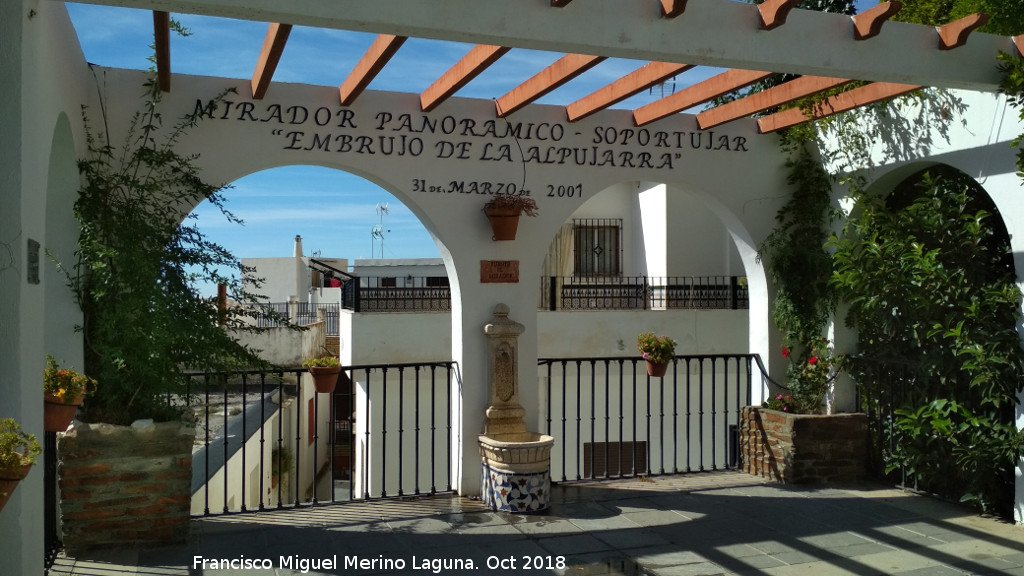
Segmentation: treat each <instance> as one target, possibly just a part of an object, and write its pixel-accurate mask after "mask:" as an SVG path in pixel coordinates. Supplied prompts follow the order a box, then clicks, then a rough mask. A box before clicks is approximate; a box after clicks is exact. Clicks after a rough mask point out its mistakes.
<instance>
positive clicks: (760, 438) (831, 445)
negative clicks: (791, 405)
mask: <svg viewBox="0 0 1024 576" xmlns="http://www.w3.org/2000/svg"><path fill="white" fill-rule="evenodd" d="M739 434H740V440H739V442H740V458H741V460H742V462H741V464H740V466H741V469H742V470H743V471H745V472H747V473H748V474H753V475H755V476H762V477H764V478H768V479H771V480H774V481H775V482H781V483H785V484H789V483H794V484H795V483H825V482H837V481H849V480H855V479H858V478H862V477H863V476H864V474H865V471H866V466H867V441H868V425H867V416H866V415H865V414H832V415H827V416H826V415H817V414H788V413H786V412H779V411H777V410H768V409H765V408H758V407H753V406H748V407H746V408H744V409H743V411H742V412H741V414H740V430H739Z"/></svg>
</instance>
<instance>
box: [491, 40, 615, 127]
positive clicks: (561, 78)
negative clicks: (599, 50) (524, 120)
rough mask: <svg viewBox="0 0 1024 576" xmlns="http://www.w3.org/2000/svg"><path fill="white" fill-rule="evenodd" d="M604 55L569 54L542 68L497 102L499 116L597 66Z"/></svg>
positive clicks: (509, 112)
mask: <svg viewBox="0 0 1024 576" xmlns="http://www.w3.org/2000/svg"><path fill="white" fill-rule="evenodd" d="M603 60H604V56H586V55H583V54H567V55H565V56H563V57H562V58H561V59H560V60H559V61H558V62H555V63H554V64H552V65H551V66H548V67H547V68H545V69H543V70H541V71H540V72H538V73H537V75H536V76H534V77H533V78H530V79H529V80H527V81H526V82H523V83H522V84H520V85H519V86H517V87H515V88H513V89H512V91H511V92H509V93H508V94H505V95H504V96H502V97H501V98H498V100H497V101H496V102H495V107H496V108H497V111H498V117H499V118H504V117H505V116H508V115H509V114H511V113H513V112H515V111H516V110H519V109H520V108H522V107H523V106H526V105H527V104H529V103H531V102H533V101H534V100H536V99H538V98H541V97H543V96H544V95H545V94H547V93H548V92H551V91H552V90H554V89H555V88H558V87H559V86H561V85H562V84H565V83H566V82H568V81H570V80H572V79H573V78H575V77H577V76H579V75H580V74H583V73H584V72H586V71H587V70H589V69H591V68H593V67H594V66H597V65H598V64H600V63H601V62H602V61H603Z"/></svg>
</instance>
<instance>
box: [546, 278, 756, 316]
mask: <svg viewBox="0 0 1024 576" xmlns="http://www.w3.org/2000/svg"><path fill="white" fill-rule="evenodd" d="M541 295H542V297H541V303H540V308H541V309H542V310H665V309H697V310H738V309H745V308H749V307H750V293H749V291H748V290H747V283H746V278H744V277H740V276H667V277H651V276H608V277H605V276H593V277H587V276H569V277H558V276H551V277H545V278H542V279H541Z"/></svg>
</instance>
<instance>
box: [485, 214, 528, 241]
mask: <svg viewBox="0 0 1024 576" xmlns="http://www.w3.org/2000/svg"><path fill="white" fill-rule="evenodd" d="M484 213H485V214H487V219H488V220H489V221H490V222H491V232H492V233H493V236H491V239H492V240H495V241H499V240H515V239H516V231H517V230H518V229H519V214H520V213H519V210H514V209H513V210H510V209H506V208H487V209H486V210H485V211H484Z"/></svg>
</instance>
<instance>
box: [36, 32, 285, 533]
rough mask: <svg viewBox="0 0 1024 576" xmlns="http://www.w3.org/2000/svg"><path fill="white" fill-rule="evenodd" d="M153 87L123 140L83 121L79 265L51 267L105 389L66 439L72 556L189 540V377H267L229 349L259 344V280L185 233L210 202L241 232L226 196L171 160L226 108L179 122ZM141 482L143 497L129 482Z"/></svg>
mask: <svg viewBox="0 0 1024 576" xmlns="http://www.w3.org/2000/svg"><path fill="white" fill-rule="evenodd" d="M173 28H174V27H173V26H172V29H173ZM145 86H146V96H145V98H144V99H143V100H141V101H140V102H139V104H140V108H139V109H138V110H137V111H136V112H134V113H133V114H132V115H131V117H130V118H129V119H128V120H129V122H127V124H125V125H124V127H123V129H122V130H121V131H119V132H110V131H109V129H108V126H119V125H121V124H122V123H120V122H108V119H107V118H106V117H105V116H104V114H105V111H106V110H109V109H110V108H108V106H107V105H106V104H105V103H101V104H102V105H101V106H100V107H99V110H100V119H99V121H91V120H90V118H89V117H88V110H86V111H83V115H84V116H85V118H84V119H83V122H84V138H85V143H86V154H85V155H84V156H83V157H82V158H81V159H80V160H79V162H78V167H79V171H80V173H81V176H82V179H81V181H82V187H81V189H80V190H79V194H78V198H77V200H76V202H75V207H74V210H75V218H76V220H77V222H78V225H79V226H78V228H79V237H78V245H77V249H76V252H75V254H74V260H73V264H66V263H62V262H61V259H60V257H59V255H56V254H51V255H50V256H51V258H52V259H53V260H54V261H55V262H56V263H57V266H58V267H59V268H60V269H61V270H62V271H64V272H65V275H66V277H67V280H68V283H69V285H70V287H71V288H72V291H73V292H74V295H75V298H76V301H77V303H78V304H79V306H80V307H81V309H82V322H81V326H80V328H81V332H82V335H83V343H84V358H83V369H84V370H83V371H84V373H85V374H87V375H88V376H89V377H91V378H95V379H96V380H98V381H99V382H102V383H103V385H102V386H99V387H97V388H96V389H95V391H93V392H92V393H90V394H89V395H88V397H87V400H86V402H85V403H84V404H83V406H82V410H81V411H80V414H79V418H78V419H79V421H81V426H79V425H78V422H76V425H75V426H73V427H72V428H70V429H69V430H68V431H67V433H65V434H63V435H61V436H60V437H59V438H58V445H57V454H58V458H59V462H60V463H59V468H58V469H59V471H60V472H59V474H60V484H61V487H62V490H61V504H60V509H61V514H62V521H61V526H62V530H63V542H64V545H65V547H66V549H68V550H85V549H91V548H98V547H104V546H146V545H150V544H152V543H154V542H160V543H162V544H166V543H169V542H175V541H184V540H186V539H187V538H188V534H189V527H190V526H191V524H190V497H191V483H192V447H193V443H194V439H195V426H194V417H193V414H192V412H191V410H190V409H189V408H188V404H189V395H190V394H191V393H194V392H195V390H194V386H192V384H191V382H192V379H191V377H190V376H189V374H188V372H190V371H194V370H204V371H208V372H211V373H215V372H221V371H226V370H231V369H236V368H239V367H246V368H249V367H255V368H262V367H265V366H266V363H264V362H262V360H261V359H260V357H259V353H258V351H256V350H253V349H252V348H251V347H248V346H244V345H242V344H240V343H239V342H238V341H237V340H236V338H235V336H234V334H235V331H236V330H253V331H254V330H257V327H256V325H255V323H252V322H250V320H251V318H253V317H255V316H256V315H258V314H259V313H261V312H262V311H263V310H264V309H263V308H261V307H260V306H259V305H258V304H255V305H253V306H250V304H253V303H255V302H256V296H255V295H253V294H248V293H247V292H248V291H246V290H243V288H242V281H243V279H245V278H250V277H251V275H252V270H251V269H249V268H247V267H244V266H242V265H241V262H240V261H239V260H238V259H237V258H235V257H234V256H233V255H231V253H230V252H229V251H227V250H226V249H224V248H223V247H221V246H220V245H218V244H216V243H214V242H212V241H210V240H209V239H207V238H206V236H205V235H204V234H203V232H202V231H201V230H200V229H199V228H198V227H197V225H196V224H195V223H194V221H193V220H190V219H188V218H185V219H184V220H183V217H184V216H186V215H187V214H188V212H189V211H190V210H191V209H192V208H193V207H194V206H197V205H199V204H200V203H203V202H207V201H208V202H210V203H212V204H213V205H215V206H217V207H219V208H221V211H222V213H223V214H224V216H225V217H226V218H227V219H228V220H229V221H232V222H237V219H235V218H234V217H233V216H231V215H230V212H227V211H226V210H224V206H223V202H224V200H223V198H222V196H221V192H222V190H223V187H222V186H219V185H217V184H210V183H207V182H205V181H204V180H203V178H202V174H200V169H199V167H198V166H197V160H196V156H194V155H192V154H182V153H178V152H177V151H176V149H175V148H176V145H177V144H178V143H179V142H181V141H182V139H183V138H186V136H187V135H188V133H189V131H190V130H191V129H192V128H193V127H195V126H196V125H197V123H198V122H200V121H201V120H202V118H203V117H204V116H206V115H207V114H211V113H212V112H210V111H212V110H214V109H215V108H216V106H217V104H218V102H219V101H220V100H222V97H216V98H214V99H213V100H211V101H210V102H209V103H208V104H207V105H206V106H205V107H197V109H196V110H195V111H192V110H188V111H187V112H186V113H185V114H184V115H182V116H180V117H179V119H178V120H176V121H173V122H171V121H169V120H167V119H166V118H167V117H165V116H164V114H163V110H162V103H161V95H162V92H161V91H160V89H159V86H158V85H157V82H156V78H155V73H154V74H151V75H150V76H148V77H147V80H146V82H145ZM100 95H101V97H102V96H103V93H102V91H101V93H100ZM96 125H99V126H102V130H101V131H96V130H95V128H94V127H95V126H96ZM69 260H70V259H69ZM227 270H231V271H233V272H237V274H234V273H230V274H229V273H226V272H225V271H227ZM206 283H209V284H213V285H217V284H221V283H224V284H226V285H227V287H228V290H229V291H230V293H231V298H232V299H233V300H235V301H237V302H239V305H238V306H231V307H228V308H226V309H220V308H219V307H218V299H216V298H210V297H207V296H206V295H204V294H202V293H201V292H200V290H199V287H200V286H202V285H204V284H206ZM140 460H142V461H144V462H145V463H144V464H143V463H140ZM140 469H143V470H161V474H160V475H159V476H158V477H154V476H153V475H151V474H140V473H139V470H140ZM138 476H143V478H141V479H140V480H139V481H138V482H139V483H144V485H138V484H133V483H132V482H127V481H124V480H122V479H123V478H135V477H138ZM101 499H102V500H105V501H109V502H110V503H111V504H110V505H109V507H108V509H105V510H104V512H105V513H107V514H108V516H109V515H116V516H118V517H119V518H122V517H123V518H124V519H125V520H124V521H125V523H126V524H130V525H131V526H133V528H132V529H131V531H130V533H129V532H127V531H125V530H124V529H121V528H115V527H113V526H112V523H111V522H109V519H108V517H100V516H98V515H96V514H93V513H92V506H94V503H95V502H96V501H97V500H101ZM140 500H144V501H141V502H140Z"/></svg>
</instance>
